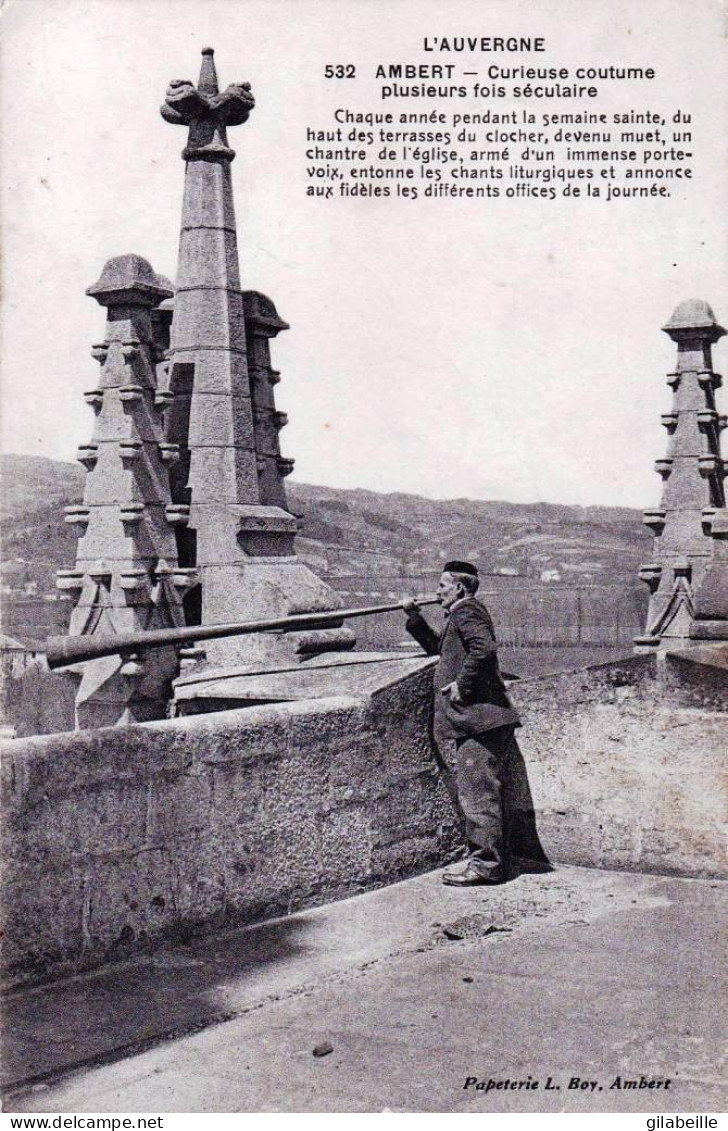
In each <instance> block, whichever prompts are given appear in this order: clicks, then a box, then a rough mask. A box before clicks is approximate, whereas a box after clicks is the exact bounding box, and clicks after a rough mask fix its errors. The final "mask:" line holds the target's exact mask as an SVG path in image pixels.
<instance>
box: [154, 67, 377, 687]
mask: <svg viewBox="0 0 728 1131" xmlns="http://www.w3.org/2000/svg"><path fill="white" fill-rule="evenodd" d="M254 105H255V102H254V99H253V96H252V94H251V92H250V84H249V83H243V84H234V85H232V86H228V87H227V88H226V90H224V91H223V92H222V93H220V92H219V88H218V82H217V74H216V72H215V65H214V61H213V51H212V48H205V49H204V50H203V52H202V67H201V70H200V79H199V83H198V85H197V87H194V86H193V85H192V84H191V83H190V82H186V81H175V82H173V83H172V84H171V85H170V87H169V89H168V91H167V98H166V101H165V103H164V105H163V106H162V109H161V113H162V116H163V118H164V119H165V120H166V121H168V122H171V123H173V124H178V125H184V126H186V127H187V128H188V131H189V132H188V139H187V145H186V147H185V149H184V150H183V152H182V157H183V159H184V160H185V162H186V168H185V189H184V202H183V206H182V230H181V235H180V244H179V265H178V276H177V288H176V294H175V301H174V316H173V320H172V339H171V350H170V373H169V392H170V394H171V396H172V404H171V407H170V410H169V414H168V418H167V439H168V441H169V442H171V443H175V444H177V445H178V446H179V447H180V451H181V459H180V461H179V464H178V466H177V469H176V470H175V472H174V474H173V477H172V481H171V485H172V494H173V500H174V502H175V504H176V505H177V506H178V507H179V514H180V531H179V538H178V543H179V552H180V561H182V562H183V563H184V564H185V565H187V566H192V565H196V566H197V568H198V572H199V576H200V584H201V589H202V612H201V618H202V623H203V624H215V623H218V622H221V621H232V620H237V619H239V620H250V619H251V618H255V617H266V616H268V617H274V616H283V615H287V614H289V613H294V612H303V611H315V612H318V611H323V610H329V609H332V608H337V607H340V604H341V602H340V599H339V597H338V595H337V594H335V593H334V592H333V591H332V590H331V589H330V588H329V587H328V586H327V585H325V584H324V583H323V582H322V581H320V580H319V579H318V578H317V577H315V575H314V574H312V573H311V571H310V570H308V569H307V568H306V567H305V566H304V565H303V564H302V563H301V562H299V561H298V559H297V558H296V556H295V549H294V537H295V534H296V531H297V529H298V524H297V522H296V519H295V518H294V517H293V515H291V514H289V513H288V511H287V510H286V509H285V507H286V502H285V490H284V487H283V482H282V480H283V477H284V476H285V475H286V474H287V473H288V472H289V471H290V470H291V468H292V465H293V463H292V461H291V460H286V459H284V458H283V457H282V456H281V454H280V449H279V446H278V431H279V429H280V428H281V427H282V426H283V424H284V423H285V415H284V414H283V413H279V412H277V411H276V408H275V403H274V398H273V385H274V384H275V383H276V381H277V380H278V374H277V373H276V371H275V370H274V369H272V367H271V362H270V352H269V346H268V339H270V338H271V337H273V336H275V334H277V333H278V332H279V331H280V330H282V329H285V328H287V327H286V323H285V322H283V321H282V320H281V319H280V318H279V317H278V315H277V313H276V310H275V307H274V306H273V304H272V302H271V301H270V300H269V299H267V298H266V297H265V296H264V295H259V294H257V292H246V295H245V296H244V294H243V292H242V290H241V287H240V275H239V267H238V249H237V236H236V224H235V210H234V205H233V191H232V180H231V162H232V160H233V158H234V157H235V153H234V151H233V150H232V149H231V148H230V147H229V145H228V138H227V129H228V127H230V126H234V125H240V124H242V123H244V122H245V121H247V119H248V116H249V114H250V112H251V110H252V109H253V106H254ZM246 326H247V330H248V332H249V335H248V334H247V333H246ZM185 507H189V517H188V523H189V524H188V527H187V529H186V530H185V529H183V524H184V522H185V519H186V518H187V512H185V510H184V508H185ZM353 644H354V637H353V636H352V635H351V633H350V632H349V631H348V630H346V629H340V630H327V631H324V632H320V633H317V634H315V636H313V637H312V636H311V634H307V636H306V638H305V640H304V638H303V637H300V638H296V637H288V638H281V637H277V638H274V637H264V636H246V637H240V638H239V639H231V640H224V641H217V642H214V643H211V644H210V645H209V646H208V648H207V653H208V658H209V659H210V660H213V661H214V662H216V663H229V662H238V663H251V664H252V665H255V664H256V663H258V662H259V661H262V662H265V663H267V664H270V663H271V662H274V661H275V660H276V659H284V658H287V659H289V660H290V658H291V657H292V656H295V655H296V654H297V653H299V654H300V652H301V651H302V650H306V651H308V650H318V649H319V646H320V648H321V649H328V648H334V649H335V648H341V647H351V646H353Z"/></svg>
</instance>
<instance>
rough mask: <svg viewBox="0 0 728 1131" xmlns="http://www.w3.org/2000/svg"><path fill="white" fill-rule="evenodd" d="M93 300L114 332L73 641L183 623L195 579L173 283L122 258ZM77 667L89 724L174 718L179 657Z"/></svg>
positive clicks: (70, 576)
mask: <svg viewBox="0 0 728 1131" xmlns="http://www.w3.org/2000/svg"><path fill="white" fill-rule="evenodd" d="M87 294H89V295H91V296H92V297H93V298H95V299H96V301H97V302H98V303H99V304H100V305H101V306H103V307H106V309H107V322H106V333H105V336H104V340H103V341H102V342H100V343H98V344H97V345H95V346H94V347H93V350H92V353H93V356H94V357H95V358H96V360H97V361H98V362H99V363H100V365H101V374H100V378H99V382H98V385H97V387H96V388H94V389H91V390H90V391H89V392H88V393H86V394H85V399H86V402H87V404H89V405H90V406H91V407H92V408H93V410H94V413H95V416H96V419H95V426H94V431H93V437H92V440H91V443H89V444H84V445H83V446H82V447H81V448H80V449H79V451H78V459H79V461H80V462H81V463H82V464H84V465H85V467H86V468H87V476H86V484H85V489H84V496H83V505H82V506H71V507H67V508H66V522H68V523H70V524H72V525H73V526H75V527H76V529H77V531H78V533H79V535H80V540H79V544H78V551H77V556H76V568H75V569H73V570H60V571H59V572H58V578H57V585H58V587H59V588H60V589H63V590H66V591H68V592H71V593H73V594H75V595H76V597H77V602H76V607H75V609H74V612H73V614H72V617H71V626H70V633H71V635H82V634H84V635H93V634H104V635H106V634H109V633H117V632H133V631H137V630H144V629H150V628H172V627H177V626H180V625H182V624H184V618H183V613H182V601H181V594H182V592H183V591H184V590H185V589H186V588H187V586H188V585H189V584H190V583H191V580H192V578H191V576H190V571H189V570H184V569H180V568H179V567H178V564H177V547H176V542H175V536H174V525H173V524H174V521H175V517H176V516H175V513H174V508H173V507H171V506H170V502H171V496H170V490H169V478H168V467H169V466H170V465H171V464H172V463H173V461H174V460H175V459H176V458H177V455H178V452H177V449H176V448H175V446H174V445H172V444H169V443H168V442H166V440H165V438H164V433H163V428H162V417H161V406H160V402H159V401H158V399H157V388H156V379H155V364H156V362H157V352H156V349H155V346H154V343H153V340H152V321H151V314H152V310H153V309H154V308H155V307H157V306H158V304H159V303H160V302H162V300H164V299H168V298H170V297H171V294H172V289H171V285H170V284H168V283H167V280H165V279H162V278H161V277H160V276H158V275H155V273H154V271H153V270H152V268H151V267H150V265H149V263H147V261H146V260H145V259H142V258H141V257H140V256H138V255H122V256H119V257H118V258H116V259H110V260H109V261H108V262H107V263H106V265H105V267H104V269H103V272H102V274H101V278H100V279H99V281H98V282H97V283H95V284H94V285H93V286H92V287H89V289H88V291H87ZM70 670H71V672H72V674H74V675H75V676H76V677H77V678H78V679H79V686H78V690H77V694H76V722H77V726H78V727H84V728H85V727H98V726H110V725H114V724H116V723H129V722H142V721H144V720H147V719H158V718H164V716H165V713H166V709H167V701H168V699H169V695H170V685H171V680H172V678H173V677H174V676H175V674H176V670H177V657H176V655H175V652H174V649H163V650H161V651H160V652H159V653H157V652H150V653H148V654H147V655H145V656H144V657H143V659H141V658H139V657H137V656H124V657H122V658H119V657H117V656H110V657H107V658H105V659H100V660H94V661H92V662H90V663H85V664H83V665H79V668H78V669H77V670H74V669H73V668H72V669H70Z"/></svg>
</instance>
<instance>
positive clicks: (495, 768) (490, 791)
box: [438, 726, 520, 882]
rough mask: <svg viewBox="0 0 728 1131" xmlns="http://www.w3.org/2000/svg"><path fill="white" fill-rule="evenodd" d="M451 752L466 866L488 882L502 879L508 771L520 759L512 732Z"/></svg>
mask: <svg viewBox="0 0 728 1131" xmlns="http://www.w3.org/2000/svg"><path fill="white" fill-rule="evenodd" d="M438 745H440V744H439V743H438ZM453 747H454V750H453ZM450 750H451V752H452V754H451V757H452V762H453V763H454V764H453V769H454V771H455V784H456V791H457V800H458V805H459V808H460V810H461V812H462V816H463V819H464V822H465V836H466V839H467V845H468V864H469V865H470V867H471V868H472V869H473V870H475V871H477V872H479V873H480V874H481V875H483V876H486V877H487V878H488V879H489V880H491V881H494V882H497V881H499V880H504V879H506V878H507V876H508V871H509V868H510V859H509V857H510V851H509V848H510V832H511V830H510V823H511V822H510V817H511V810H512V806H511V803H510V802H511V798H510V793H511V790H510V788H509V787H510V785H511V781H512V777H513V775H512V772H511V771H512V766H513V763H514V761H515V759H516V758H518V757H520V752H519V750H518V744H517V743H516V738H515V727H513V726H503V727H496V728H495V729H493V730H488V731H484V732H483V733H482V734H478V735H473V736H467V737H462V738H457V739H455V741H454V742H453V743H450ZM442 753H443V754H445V753H446V751H444V750H443V751H442ZM448 760H450V759H448Z"/></svg>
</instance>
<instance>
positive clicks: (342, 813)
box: [321, 804, 372, 885]
mask: <svg viewBox="0 0 728 1131" xmlns="http://www.w3.org/2000/svg"><path fill="white" fill-rule="evenodd" d="M371 856H372V832H371V814H370V812H369V810H368V807H367V806H366V805H364V804H359V805H346V806H344V807H342V808H338V809H336V810H334V811H333V812H332V813H327V814H326V815H325V816H324V817H322V821H321V871H322V876H325V877H326V883H327V884H332V885H338V884H341V885H347V884H349V885H350V884H353V883H362V882H364V883H365V882H366V880H367V879H368V878H369V875H370V872H371Z"/></svg>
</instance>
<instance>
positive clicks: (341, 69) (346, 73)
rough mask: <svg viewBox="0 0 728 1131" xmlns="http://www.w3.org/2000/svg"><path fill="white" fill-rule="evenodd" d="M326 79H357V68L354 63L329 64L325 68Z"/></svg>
mask: <svg viewBox="0 0 728 1131" xmlns="http://www.w3.org/2000/svg"><path fill="white" fill-rule="evenodd" d="M324 78H327V79H353V78H356V67H355V66H354V64H353V63H327V64H326V66H325V67H324Z"/></svg>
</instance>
